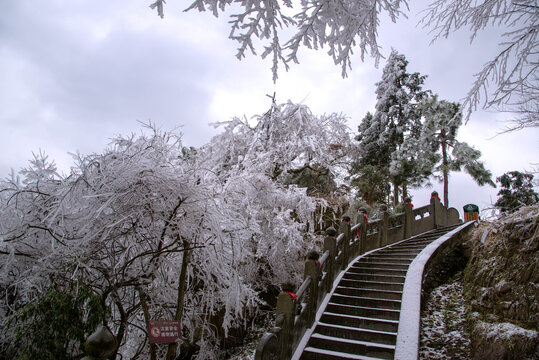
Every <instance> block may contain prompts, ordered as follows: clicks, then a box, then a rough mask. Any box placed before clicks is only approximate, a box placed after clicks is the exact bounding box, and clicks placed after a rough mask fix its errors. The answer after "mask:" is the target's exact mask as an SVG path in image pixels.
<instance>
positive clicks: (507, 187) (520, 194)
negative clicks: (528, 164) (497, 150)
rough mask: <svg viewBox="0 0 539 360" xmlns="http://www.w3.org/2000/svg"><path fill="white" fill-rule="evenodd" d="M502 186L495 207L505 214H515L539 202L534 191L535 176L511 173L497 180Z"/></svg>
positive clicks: (518, 172)
mask: <svg viewBox="0 0 539 360" xmlns="http://www.w3.org/2000/svg"><path fill="white" fill-rule="evenodd" d="M496 181H497V182H499V183H500V184H501V186H502V188H501V190H500V191H499V192H498V196H499V198H498V200H496V203H495V204H494V206H496V207H497V208H499V209H500V210H501V211H504V212H514V211H516V210H518V209H519V208H520V207H522V206H525V205H533V204H536V203H537V202H538V201H539V195H538V194H537V193H536V192H535V190H534V189H533V174H530V173H525V172H524V173H523V172H520V171H509V172H506V173H505V174H503V175H502V176H500V177H497V178H496Z"/></svg>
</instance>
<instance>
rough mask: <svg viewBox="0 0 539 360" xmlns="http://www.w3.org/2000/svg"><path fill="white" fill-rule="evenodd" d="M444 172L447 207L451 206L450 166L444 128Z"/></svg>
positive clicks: (445, 203) (442, 136)
mask: <svg viewBox="0 0 539 360" xmlns="http://www.w3.org/2000/svg"><path fill="white" fill-rule="evenodd" d="M441 138H442V172H443V175H444V205H445V207H446V208H447V207H448V206H449V168H448V164H447V140H446V137H445V131H444V130H442V133H441Z"/></svg>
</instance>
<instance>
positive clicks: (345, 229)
mask: <svg viewBox="0 0 539 360" xmlns="http://www.w3.org/2000/svg"><path fill="white" fill-rule="evenodd" d="M339 234H344V236H343V239H342V241H343V246H342V252H343V264H342V268H343V270H344V269H346V267H347V266H348V262H349V261H350V216H347V215H345V216H343V217H342V221H341V225H340V226H339Z"/></svg>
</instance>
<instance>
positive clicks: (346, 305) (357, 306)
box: [328, 300, 400, 314]
mask: <svg viewBox="0 0 539 360" xmlns="http://www.w3.org/2000/svg"><path fill="white" fill-rule="evenodd" d="M328 305H333V306H342V307H348V308H352V309H362V310H373V311H387V312H393V313H397V314H398V313H400V310H396V309H384V308H375V307H370V306H360V305H350V304H339V303H336V302H333V301H331V300H330V301H329V302H328Z"/></svg>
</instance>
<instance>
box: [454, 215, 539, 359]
mask: <svg viewBox="0 0 539 360" xmlns="http://www.w3.org/2000/svg"><path fill="white" fill-rule="evenodd" d="M538 222H539V205H535V206H531V207H525V208H522V209H521V210H519V211H518V212H516V213H514V214H511V215H509V216H507V217H503V218H500V219H499V220H497V221H496V222H483V223H482V224H481V225H480V226H479V227H478V228H477V229H476V230H475V232H474V235H473V236H472V238H471V240H470V245H471V247H472V253H471V258H470V261H469V263H468V265H467V267H466V269H465V272H464V294H465V297H466V299H467V303H468V304H469V305H470V308H471V311H470V313H469V314H468V329H469V332H470V334H471V342H472V353H473V358H474V359H526V358H527V359H539V345H538V343H539V340H538V333H537V331H538V324H539V314H538V310H539V265H538V264H539V252H538V250H539V233H538V231H539V230H538V226H537V225H538Z"/></svg>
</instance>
